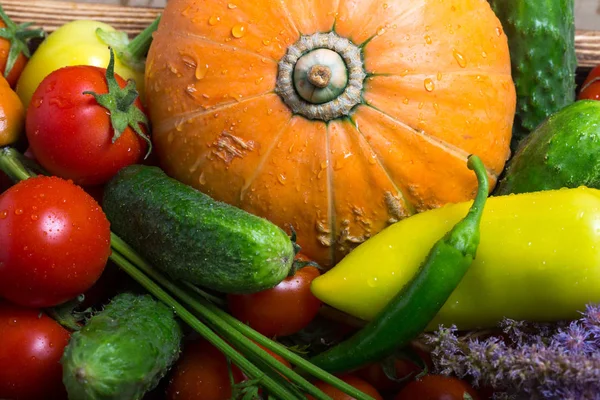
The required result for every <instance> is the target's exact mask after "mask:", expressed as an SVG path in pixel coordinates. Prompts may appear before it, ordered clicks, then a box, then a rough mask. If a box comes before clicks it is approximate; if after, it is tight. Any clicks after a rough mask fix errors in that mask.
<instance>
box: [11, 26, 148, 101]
mask: <svg viewBox="0 0 600 400" xmlns="http://www.w3.org/2000/svg"><path fill="white" fill-rule="evenodd" d="M158 21H159V19H157V20H156V21H154V23H153V24H151V25H150V26H149V27H148V28H146V29H145V30H144V31H143V32H142V33H140V35H139V36H137V37H136V38H135V39H133V40H131V41H129V39H128V37H127V35H126V34H125V33H124V32H120V31H116V30H115V29H114V28H113V27H112V26H110V25H108V24H105V23H103V22H99V21H93V20H77V21H72V22H69V23H66V24H65V25H63V26H61V27H60V28H58V29H57V30H56V31H54V32H52V33H51V34H50V35H48V37H47V38H46V39H45V40H44V41H43V42H42V43H41V44H40V46H39V47H38V48H37V50H36V51H35V52H34V53H33V55H32V56H31V58H30V59H29V62H28V63H27V65H26V66H25V69H24V70H23V72H22V73H21V77H20V78H19V81H18V82H17V94H18V95H19V97H20V98H21V100H22V102H23V104H24V105H25V106H28V105H29V102H30V101H31V97H32V96H33V92H34V91H35V90H36V89H37V87H38V86H39V84H40V82H42V80H43V79H44V78H45V77H46V76H48V75H49V74H50V73H51V72H53V71H55V70H57V69H59V68H63V67H67V66H72V65H93V66H96V67H100V68H106V66H107V65H108V61H109V59H110V51H109V49H108V47H109V45H110V46H111V47H113V49H114V50H115V52H116V56H117V57H116V60H115V72H116V73H117V74H118V75H119V76H121V77H122V78H123V79H125V80H128V79H133V80H134V81H135V83H136V85H137V89H138V92H139V93H140V98H141V99H142V101H143V97H144V96H143V95H144V61H143V57H144V56H145V52H146V51H147V50H148V47H149V46H150V43H151V41H152V32H153V31H154V30H156V27H157V25H158Z"/></svg>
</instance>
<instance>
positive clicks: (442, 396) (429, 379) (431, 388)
mask: <svg viewBox="0 0 600 400" xmlns="http://www.w3.org/2000/svg"><path fill="white" fill-rule="evenodd" d="M465 394H467V395H469V396H471V398H472V399H473V400H478V399H479V396H478V395H477V392H476V391H475V389H473V387H472V386H471V385H469V384H468V383H467V382H465V381H463V380H460V379H457V378H453V377H449V376H443V375H425V376H423V377H421V378H419V379H417V380H414V381H412V382H410V383H409V384H408V385H406V386H405V387H404V389H402V390H401V391H400V393H398V395H397V396H396V397H395V398H394V400H414V399H419V400H465Z"/></svg>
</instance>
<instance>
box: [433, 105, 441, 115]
mask: <svg viewBox="0 0 600 400" xmlns="http://www.w3.org/2000/svg"><path fill="white" fill-rule="evenodd" d="M433 109H434V110H435V113H436V114H437V113H439V112H440V105H439V104H438V103H433Z"/></svg>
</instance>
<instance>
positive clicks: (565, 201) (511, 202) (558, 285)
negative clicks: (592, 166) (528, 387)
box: [311, 187, 600, 330]
mask: <svg viewBox="0 0 600 400" xmlns="http://www.w3.org/2000/svg"><path fill="white" fill-rule="evenodd" d="M470 204H471V202H466V203H459V204H451V205H447V206H445V207H442V208H439V209H435V210H430V211H426V212H423V213H421V214H417V215H414V216H412V217H410V218H407V219H405V220H402V221H400V222H397V223H395V224H394V225H392V226H389V227H388V228H386V229H384V230H383V231H381V232H380V233H378V234H377V235H376V236H374V237H372V238H371V239H369V240H367V241H366V242H364V243H363V244H361V245H360V246H359V247H357V248H356V249H355V250H354V251H353V252H351V253H350V254H349V255H347V256H346V257H345V258H344V259H343V260H342V261H340V262H339V263H338V264H337V265H336V266H335V267H334V268H332V269H331V270H330V271H328V272H327V273H325V274H323V275H322V276H320V277H318V278H317V279H315V280H314V281H313V283H312V287H311V290H312V292H313V294H314V295H315V296H316V297H318V298H319V299H321V300H322V301H323V302H324V303H327V304H329V305H331V306H333V307H335V308H337V309H339V310H342V311H344V312H346V313H348V314H350V315H353V316H355V317H358V318H361V319H364V320H370V319H372V318H373V317H374V316H375V315H376V314H377V313H378V312H379V311H380V310H381V309H382V308H383V307H384V306H385V305H386V304H387V302H388V301H390V300H391V299H392V297H393V296H394V295H395V294H396V293H397V292H398V291H399V290H400V289H401V288H402V287H403V286H404V285H405V284H406V283H407V282H408V281H409V280H410V279H411V278H412V277H413V275H414V274H415V273H416V271H417V269H418V267H419V265H420V264H421V263H422V262H423V260H424V259H425V257H426V256H427V254H428V252H429V250H430V249H431V247H432V246H433V244H434V243H435V242H436V241H437V240H439V239H440V238H441V237H442V236H443V235H444V234H445V233H446V232H447V231H449V230H450V229H451V228H452V226H454V225H455V224H456V223H457V222H458V221H459V220H460V219H461V218H462V217H463V216H464V215H465V214H466V212H467V209H468V208H469V206H470ZM589 302H600V190H596V189H589V188H585V187H580V188H576V189H561V190H552V191H543V192H535V193H524V194H518V195H507V196H498V197H490V198H489V199H488V202H487V204H486V207H485V210H484V212H483V216H482V219H481V239H480V243H479V248H478V250H477V254H476V257H475V261H474V262H473V264H472V265H471V267H470V269H469V271H468V272H467V273H466V275H465V276H464V278H463V280H462V281H461V283H460V284H459V285H458V287H457V288H456V289H455V291H454V292H453V293H452V295H451V296H450V298H449V299H448V301H447V302H446V303H445V305H444V306H443V307H442V309H441V310H440V312H439V313H438V314H437V316H436V317H435V319H434V320H433V321H432V322H431V323H430V325H429V327H428V328H427V329H428V330H432V329H436V328H437V327H438V326H439V324H444V325H445V326H449V325H451V324H455V325H457V327H458V328H459V329H473V328H484V327H493V326H496V325H497V324H498V322H499V321H500V320H502V318H503V317H507V318H513V319H518V320H530V321H556V320H561V319H572V318H577V317H578V315H579V314H578V311H583V310H585V304H587V303H589Z"/></svg>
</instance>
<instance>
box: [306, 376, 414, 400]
mask: <svg viewBox="0 0 600 400" xmlns="http://www.w3.org/2000/svg"><path fill="white" fill-rule="evenodd" d="M340 379H341V380H343V381H344V382H346V383H347V384H349V385H350V386H353V387H355V388H357V389H358V390H360V391H361V392H363V393H365V394H368V395H369V396H371V397H372V398H374V399H375V400H383V397H381V395H380V394H379V392H378V391H377V389H375V388H374V387H373V386H371V385H370V384H369V383H368V382H367V381H364V380H362V379H361V378H359V377H357V376H354V375H344V376H341V377H340ZM315 386H316V387H318V388H319V389H321V390H322V391H323V393H325V394H326V395H328V396H329V397H331V398H332V399H333V400H354V397H352V396H349V395H347V394H346V393H344V392H342V391H341V390H339V389H336V388H334V387H333V386H331V385H330V384H328V383H325V382H322V381H317V382H315ZM306 398H307V399H311V400H314V397H312V396H306ZM413 400H414V399H413Z"/></svg>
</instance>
